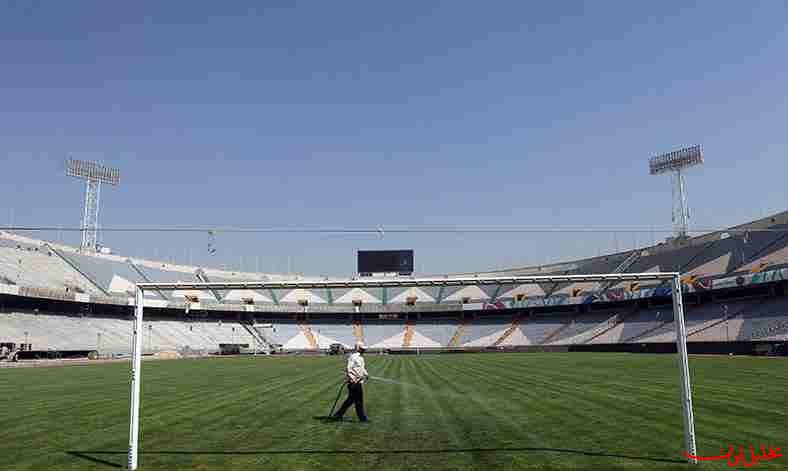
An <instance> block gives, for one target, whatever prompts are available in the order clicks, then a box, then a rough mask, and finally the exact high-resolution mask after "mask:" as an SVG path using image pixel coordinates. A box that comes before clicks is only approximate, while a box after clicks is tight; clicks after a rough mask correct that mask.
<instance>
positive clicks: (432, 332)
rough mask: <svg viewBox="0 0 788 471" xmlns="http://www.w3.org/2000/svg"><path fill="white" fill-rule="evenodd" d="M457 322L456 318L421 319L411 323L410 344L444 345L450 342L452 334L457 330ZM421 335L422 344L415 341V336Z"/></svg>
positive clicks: (424, 345) (423, 345)
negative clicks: (411, 334)
mask: <svg viewBox="0 0 788 471" xmlns="http://www.w3.org/2000/svg"><path fill="white" fill-rule="evenodd" d="M457 325H458V322H457V321H456V320H453V319H451V320H442V319H441V320H439V319H436V320H421V321H418V322H416V323H415V324H414V325H413V328H414V331H415V332H414V338H413V339H411V345H412V346H422V347H426V346H435V344H437V345H440V346H442V347H446V346H448V345H449V342H451V338H452V335H453V334H454V333H455V332H456V331H457ZM419 337H423V338H424V339H427V340H423V341H422V342H423V344H421V345H419V344H418V343H416V342H415V339H416V338H419Z"/></svg>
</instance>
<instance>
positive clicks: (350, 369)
mask: <svg viewBox="0 0 788 471" xmlns="http://www.w3.org/2000/svg"><path fill="white" fill-rule="evenodd" d="M345 373H346V374H347V379H348V381H350V382H351V383H364V382H365V381H366V380H367V376H368V374H367V369H366V367H365V364H364V357H362V356H361V354H360V353H358V352H353V353H351V354H350V356H349V357H348V359H347V368H346V370H345Z"/></svg>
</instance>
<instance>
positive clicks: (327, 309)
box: [0, 212, 788, 354]
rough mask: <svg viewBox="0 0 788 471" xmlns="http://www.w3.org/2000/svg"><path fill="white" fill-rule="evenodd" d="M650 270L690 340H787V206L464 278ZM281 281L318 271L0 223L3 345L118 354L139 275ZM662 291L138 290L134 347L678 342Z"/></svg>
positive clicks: (634, 286) (550, 287)
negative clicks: (44, 236) (678, 235)
mask: <svg viewBox="0 0 788 471" xmlns="http://www.w3.org/2000/svg"><path fill="white" fill-rule="evenodd" d="M761 229H769V230H766V231H763V230H761ZM657 270H659V271H671V270H679V271H680V272H681V273H682V280H683V283H684V291H685V300H686V324H687V332H688V341H689V342H696V343H710V342H711V343H713V342H734V341H742V342H749V341H759V340H774V341H783V340H786V337H788V327H786V326H788V323H787V322H786V318H788V312H786V311H787V310H788V309H786V307H787V306H788V301H787V300H786V295H785V284H786V281H788V212H783V213H779V214H775V215H773V216H770V217H768V218H763V219H759V220H757V221H753V222H750V223H747V224H743V225H740V226H736V227H734V228H731V229H729V230H726V231H718V232H714V233H710V234H706V235H703V236H699V237H695V238H691V239H685V240H678V241H675V240H674V241H669V242H666V243H661V244H657V245H653V246H649V247H643V248H639V249H636V250H629V251H625V252H620V253H615V254H609V255H604V256H599V257H593V258H588V259H582V260H575V261H568V262H560V263H555V264H551V265H544V266H534V267H521V268H513V269H508V270H500V271H492V272H479V273H473V274H470V275H491V276H495V275H511V274H591V273H621V272H630V273H634V272H647V271H657ZM438 276H443V277H445V278H448V279H451V278H453V277H458V276H465V277H467V276H469V274H449V275H438ZM285 279H287V280H292V279H299V280H312V279H323V278H318V277H312V278H310V277H303V276H298V277H288V276H285V275H276V274H264V273H241V272H232V271H225V270H219V269H215V268H210V267H198V266H184V265H173V264H168V263H163V262H159V261H152V260H136V259H135V260H132V259H129V258H126V257H121V256H117V255H108V254H93V253H81V252H79V251H78V250H77V249H75V248H73V247H68V246H64V245H60V244H55V243H50V242H44V241H40V240H36V239H31V238H29V237H24V236H21V235H17V234H11V233H8V232H2V231H0V342H5V341H10V342H15V343H22V342H24V341H25V339H27V341H28V342H29V343H32V344H34V348H40V349H44V350H50V349H51V350H68V349H74V350H77V349H99V350H101V351H102V352H106V353H108V354H127V353H128V351H129V349H130V329H131V326H130V321H129V319H130V316H131V315H132V310H131V304H133V302H134V300H133V296H132V295H133V294H134V289H135V284H136V283H139V282H145V281H148V282H149V281H162V282H195V281H214V282H229V281H245V280H253V281H254V280H257V281H259V280H285ZM731 293H732V294H731ZM669 294H670V291H669V290H668V289H667V288H666V287H665V286H659V283H656V282H643V283H639V282H638V283H632V282H627V283H618V284H604V283H590V282H588V283H587V282H583V283H541V284H537V285H514V284H501V285H473V284H468V285H465V286H446V287H443V288H439V287H435V286H426V285H424V286H412V287H387V288H370V289H360V288H352V289H351V288H331V289H323V288H321V289H286V290H281V289H274V290H250V289H237V290H230V291H227V290H224V291H214V290H207V289H206V290H175V291H173V292H171V293H157V292H155V291H147V292H146V296H147V297H148V300H147V301H146V309H148V308H149V307H150V308H153V309H154V310H153V311H151V314H149V315H147V317H146V321H145V329H146V330H145V331H144V333H143V335H144V342H143V344H144V349H145V351H146V352H153V351H163V350H191V351H198V352H215V351H218V349H219V344H222V343H229V344H247V343H248V344H252V343H254V342H255V341H257V343H258V344H259V343H261V339H262V337H260V335H259V334H256V333H255V331H254V330H253V329H252V327H251V326H252V325H253V324H254V322H264V323H270V324H272V325H273V328H272V329H271V331H270V333H267V334H266V335H267V336H269V337H266V339H263V340H265V341H264V342H263V343H272V344H275V345H281V346H282V348H283V349H284V350H293V351H300V350H317V349H321V350H323V349H327V348H328V347H329V346H330V345H331V344H332V343H341V344H343V345H345V346H348V347H349V346H352V345H353V344H354V343H355V342H357V341H359V340H362V341H364V343H366V344H367V345H368V346H370V347H372V348H379V349H393V350H396V349H403V348H414V349H416V348H446V347H451V348H493V347H520V346H540V345H543V346H546V347H547V346H604V345H609V344H621V343H637V344H659V343H669V342H673V341H675V332H674V330H675V323H674V322H673V313H672V306H671V305H670V302H669V299H667V298H666V297H667V296H669ZM666 299H667V300H666ZM53 303H54V304H53ZM58 303H65V304H58ZM9 306H10V307H9ZM553 307H555V309H552V308H553ZM190 311H192V314H190ZM194 312H198V313H200V314H199V316H197V315H194V314H193V313H194ZM306 316H308V317H306ZM251 319H254V321H253V320H251Z"/></svg>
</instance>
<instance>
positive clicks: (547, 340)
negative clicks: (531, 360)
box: [539, 316, 576, 345]
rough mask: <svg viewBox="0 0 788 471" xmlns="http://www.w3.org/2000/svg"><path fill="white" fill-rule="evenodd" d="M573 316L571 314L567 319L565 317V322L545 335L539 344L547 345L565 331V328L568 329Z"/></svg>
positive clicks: (573, 319)
mask: <svg viewBox="0 0 788 471" xmlns="http://www.w3.org/2000/svg"><path fill="white" fill-rule="evenodd" d="M575 317H576V316H572V317H570V318H569V319H567V322H565V323H563V324H561V327H559V328H557V329H555V330H554V331H552V332H551V333H550V334H549V335H548V336H547V337H545V338H544V339H542V341H541V342H539V345H548V344H549V343H550V342H552V341H553V340H555V339H556V338H558V336H560V335H561V334H563V333H564V332H566V330H567V329H569V326H571V325H572V324H573V323H574V321H575Z"/></svg>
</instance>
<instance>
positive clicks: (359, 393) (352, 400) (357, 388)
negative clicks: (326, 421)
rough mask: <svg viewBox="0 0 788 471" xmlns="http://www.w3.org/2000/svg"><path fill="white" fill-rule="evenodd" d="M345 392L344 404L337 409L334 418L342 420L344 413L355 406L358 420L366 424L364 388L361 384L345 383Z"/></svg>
mask: <svg viewBox="0 0 788 471" xmlns="http://www.w3.org/2000/svg"><path fill="white" fill-rule="evenodd" d="M347 391H348V395H347V399H345V402H343V403H342V407H340V408H339V410H338V411H337V413H336V415H334V417H337V418H342V416H344V415H345V412H347V410H348V408H349V407H350V406H351V405H353V404H355V405H356V415H358V420H360V421H362V422H366V421H367V413H366V412H364V387H363V386H362V385H361V383H347Z"/></svg>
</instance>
